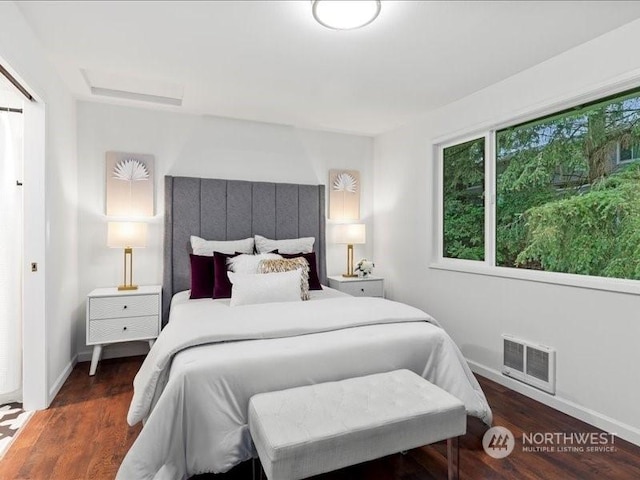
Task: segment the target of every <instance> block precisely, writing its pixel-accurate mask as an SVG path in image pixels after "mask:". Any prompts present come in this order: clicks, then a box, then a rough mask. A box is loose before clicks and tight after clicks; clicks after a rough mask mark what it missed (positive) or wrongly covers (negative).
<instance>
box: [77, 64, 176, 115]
mask: <svg viewBox="0 0 640 480" xmlns="http://www.w3.org/2000/svg"><path fill="white" fill-rule="evenodd" d="M80 73H81V74H82V76H83V77H84V80H85V82H86V83H87V86H88V87H89V90H90V91H91V93H92V94H93V95H100V96H103V97H112V98H121V99H125V100H137V101H141V102H149V103H158V104H161V105H176V106H181V105H182V97H183V94H184V87H183V86H182V85H179V84H176V83H171V82H167V81H165V80H161V79H157V78H141V77H137V76H135V77H134V76H130V75H123V74H121V73H113V72H106V71H96V70H88V69H80Z"/></svg>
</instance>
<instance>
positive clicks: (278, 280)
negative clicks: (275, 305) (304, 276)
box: [227, 269, 302, 307]
mask: <svg viewBox="0 0 640 480" xmlns="http://www.w3.org/2000/svg"><path fill="white" fill-rule="evenodd" d="M301 273H302V271H301V270H300V269H298V270H290V271H288V272H278V273H254V274H250V273H249V274H248V273H234V272H228V273H227V275H229V280H230V281H231V283H232V284H233V288H232V289H231V301H230V305H231V306H232V307H237V306H239V305H254V304H257V303H272V302H300V301H302V300H301V299H300V276H301Z"/></svg>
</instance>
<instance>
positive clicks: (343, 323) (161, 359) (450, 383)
mask: <svg viewBox="0 0 640 480" xmlns="http://www.w3.org/2000/svg"><path fill="white" fill-rule="evenodd" d="M328 296H329V298H327V294H325V295H320V298H321V299H316V300H312V301H309V302H291V303H273V304H263V305H249V306H242V307H234V308H231V307H229V306H228V301H212V300H196V301H193V300H192V301H188V300H187V301H185V300H184V298H183V297H177V298H175V299H174V301H173V304H172V310H171V320H170V322H169V324H168V325H167V326H166V327H165V329H164V330H163V331H162V334H161V335H160V337H159V338H158V340H157V342H156V343H155V345H154V346H153V348H152V349H151V351H150V352H149V355H148V356H147V358H146V359H145V361H144V363H143V365H142V367H141V369H140V371H139V372H138V374H137V375H136V378H135V380H134V396H133V400H132V402H131V406H130V409H129V414H128V417H127V420H128V422H129V424H131V425H134V424H135V423H137V422H139V421H141V420H143V419H146V421H145V425H144V428H143V429H142V431H141V432H140V435H139V436H138V438H137V439H136V441H135V443H134V444H133V446H132V447H131V449H130V450H129V452H128V454H127V456H126V457H125V459H124V461H123V463H122V465H121V467H120V470H119V471H118V476H117V478H118V479H121V480H132V479H136V480H138V479H140V480H142V479H156V480H164V479H176V480H178V479H183V478H188V477H189V476H191V475H195V474H198V473H204V472H216V473H217V472H225V471H227V470H229V469H231V468H232V467H233V466H234V465H236V464H238V463H240V462H242V461H244V460H248V459H249V458H251V457H252V455H253V451H254V450H253V446H252V444H251V438H250V435H249V430H248V426H247V406H248V402H249V399H250V398H251V397H252V396H253V395H255V394H256V393H260V392H265V391H275V390H282V389H285V388H290V387H294V386H299V385H307V384H311V383H319V382H326V381H332V380H339V379H343V378H348V377H354V376H361V375H367V374H371V373H377V372H383V371H390V370H395V369H399V368H407V369H410V370H413V371H414V372H416V373H418V374H420V375H422V376H423V377H424V378H426V379H428V380H429V381H431V382H433V383H435V384H436V385H438V386H440V387H441V388H443V389H445V390H447V391H448V392H450V393H452V394H453V395H455V396H456V397H458V398H459V399H461V400H462V401H463V402H464V403H465V405H466V408H467V412H468V413H469V414H471V415H474V416H477V417H479V418H481V419H482V420H483V421H485V422H486V423H487V424H490V423H491V410H490V409H489V406H488V404H487V401H486V398H485V396H484V394H483V393H482V390H481V389H480V386H479V385H478V383H477V381H476V379H475V378H474V377H473V375H472V373H471V371H470V370H469V367H468V366H467V364H466V362H465V360H464V358H463V357H462V354H461V353H460V351H459V350H458V348H457V347H456V345H455V344H454V343H453V341H452V340H451V338H450V337H449V336H448V335H447V334H446V333H445V332H444V330H442V329H441V328H440V327H439V326H437V324H436V322H435V321H434V320H433V319H432V318H431V317H430V316H429V315H427V314H426V313H424V312H422V311H421V310H418V309H415V308H413V307H410V306H408V305H404V304H400V303H396V302H392V301H389V300H384V299H379V298H354V297H342V296H340V297H335V296H332V295H328Z"/></svg>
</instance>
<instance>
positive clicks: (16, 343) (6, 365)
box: [0, 112, 23, 395]
mask: <svg viewBox="0 0 640 480" xmlns="http://www.w3.org/2000/svg"><path fill="white" fill-rule="evenodd" d="M22 131H23V126H22V115H21V114H19V113H10V112H0V395H3V394H11V393H14V392H15V393H19V391H20V388H21V384H22V268H21V265H22V191H21V188H20V187H19V186H17V185H16V180H22Z"/></svg>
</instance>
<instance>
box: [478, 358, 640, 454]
mask: <svg viewBox="0 0 640 480" xmlns="http://www.w3.org/2000/svg"><path fill="white" fill-rule="evenodd" d="M467 362H468V363H469V367H471V370H472V371H473V372H474V373H477V374H478V375H482V376H483V377H487V378H488V379H489V380H493V381H494V382H496V383H499V384H500V385H502V386H504V387H507V388H509V389H511V390H514V391H516V392H518V393H521V394H522V395H524V396H526V397H529V398H532V399H534V400H536V401H538V402H540V403H543V404H545V405H547V406H549V407H551V408H553V409H555V410H558V411H560V412H562V413H566V414H567V415H569V416H571V417H574V418H577V419H578V420H582V421H583V422H585V423H588V424H589V425H593V426H594V427H597V428H600V429H601V430H604V431H605V432H609V433H615V434H616V436H618V437H620V438H622V439H624V440H626V441H628V442H631V443H633V444H635V445H638V446H640V429H638V428H635V427H633V426H631V425H627V424H626V423H622V422H619V421H618V420H615V419H613V418H611V417H608V416H606V415H603V414H601V413H599V412H596V411H595V410H591V409H589V408H586V407H583V406H582V405H578V404H577V403H574V402H572V401H571V400H567V399H566V398H562V397H559V396H557V395H550V394H548V393H546V392H543V391H542V390H538V389H537V388H534V387H531V386H529V385H526V384H524V383H522V382H519V381H517V380H514V379H512V378H509V377H506V376H504V375H503V374H502V373H501V372H499V371H497V370H494V369H492V368H488V367H485V366H484V365H480V364H479V363H476V362H474V361H472V360H468V359H467Z"/></svg>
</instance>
